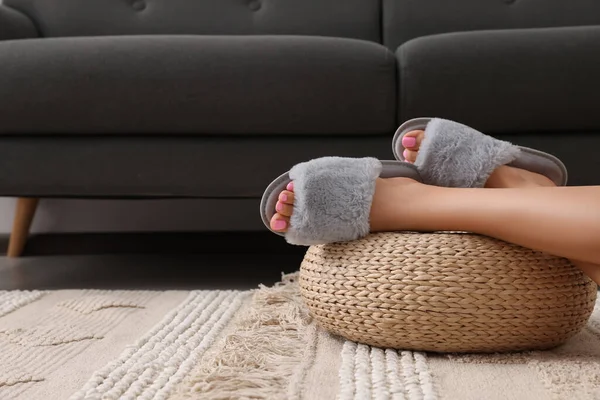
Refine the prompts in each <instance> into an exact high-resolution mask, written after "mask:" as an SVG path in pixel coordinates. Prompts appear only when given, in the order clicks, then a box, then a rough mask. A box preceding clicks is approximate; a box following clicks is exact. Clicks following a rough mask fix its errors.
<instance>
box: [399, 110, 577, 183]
mask: <svg viewBox="0 0 600 400" xmlns="http://www.w3.org/2000/svg"><path fill="white" fill-rule="evenodd" d="M414 130H425V140H424V141H423V143H421V147H420V148H419V155H418V156H417V160H416V162H415V165H416V166H417V168H418V169H419V172H420V173H421V176H422V177H423V180H424V182H425V183H427V184H430V185H436V186H446V187H483V186H484V184H485V182H486V181H487V179H488V178H489V176H490V175H491V174H492V172H493V171H494V170H495V169H496V168H498V167H499V166H501V165H510V166H513V167H517V168H522V169H525V170H528V171H532V172H536V173H538V174H542V175H545V176H546V177H548V178H549V179H550V180H552V181H553V182H554V183H555V184H556V185H558V186H564V185H566V184H567V169H566V167H565V165H564V164H563V163H562V162H561V161H560V160H559V159H558V158H556V157H554V156H553V155H550V154H547V153H544V152H541V151H538V150H534V149H530V148H527V147H521V146H515V145H513V144H511V143H509V142H505V141H502V140H498V139H495V138H493V137H491V136H487V135H484V134H483V133H481V132H479V131H476V130H475V129H473V128H470V127H468V126H466V125H462V124H459V123H457V122H454V121H449V120H445V119H439V118H416V119H412V120H409V121H407V122H405V123H404V124H402V125H401V126H400V127H399V128H398V130H397V131H396V134H395V135H394V139H393V142H392V146H393V150H394V155H395V157H396V158H397V159H398V160H402V161H404V156H403V153H404V146H403V145H402V138H403V137H404V135H405V134H406V133H408V132H410V131H414Z"/></svg>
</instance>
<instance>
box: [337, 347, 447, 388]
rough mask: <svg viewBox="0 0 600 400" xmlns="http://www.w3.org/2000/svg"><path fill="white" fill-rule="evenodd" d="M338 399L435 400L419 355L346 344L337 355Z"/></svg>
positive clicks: (423, 360)
mask: <svg viewBox="0 0 600 400" xmlns="http://www.w3.org/2000/svg"><path fill="white" fill-rule="evenodd" d="M341 358H342V363H341V366H340V371H339V376H340V392H339V399H340V400H350V399H357V400H362V399H375V400H387V399H393V400H405V399H406V400H435V399H436V398H437V396H436V393H435V390H434V384H433V378H432V376H431V373H430V371H429V367H428V365H427V358H426V357H425V355H424V354H423V353H415V352H412V351H402V352H397V351H394V350H391V349H387V350H382V349H378V348H375V347H370V346H366V345H363V344H356V343H353V342H350V341H346V342H345V343H344V346H343V348H342V352H341Z"/></svg>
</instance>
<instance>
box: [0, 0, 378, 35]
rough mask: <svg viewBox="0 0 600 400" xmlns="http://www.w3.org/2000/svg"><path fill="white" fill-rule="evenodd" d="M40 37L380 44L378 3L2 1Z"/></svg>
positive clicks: (328, 0)
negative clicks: (306, 38) (316, 39)
mask: <svg viewBox="0 0 600 400" xmlns="http://www.w3.org/2000/svg"><path fill="white" fill-rule="evenodd" d="M4 4H5V5H6V6H9V7H12V8H14V9H16V10H18V11H21V12H22V13H24V14H26V15H28V16H29V17H30V18H32V19H33V21H34V23H35V24H36V25H37V28H38V30H39V31H40V34H41V36H44V37H64V36H103V35H146V34H191V35H249V34H254V35H261V34H269V35H270V34H281V35H284V34H289V35H314V36H339V37H347V38H355V39H364V40H369V41H375V42H380V41H381V24H380V21H381V15H380V12H381V5H380V1H379V0H4Z"/></svg>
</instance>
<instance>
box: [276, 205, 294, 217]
mask: <svg viewBox="0 0 600 400" xmlns="http://www.w3.org/2000/svg"><path fill="white" fill-rule="evenodd" d="M275 211H277V213H279V214H281V215H283V216H284V217H291V216H292V212H294V206H292V205H290V204H285V203H282V202H281V201H278V202H277V204H276V205H275Z"/></svg>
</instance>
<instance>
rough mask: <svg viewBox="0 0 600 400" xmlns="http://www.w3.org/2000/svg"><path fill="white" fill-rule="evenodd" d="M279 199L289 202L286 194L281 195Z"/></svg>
mask: <svg viewBox="0 0 600 400" xmlns="http://www.w3.org/2000/svg"><path fill="white" fill-rule="evenodd" d="M279 198H280V199H281V201H287V199H288V198H287V194H285V193H281V196H279Z"/></svg>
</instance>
